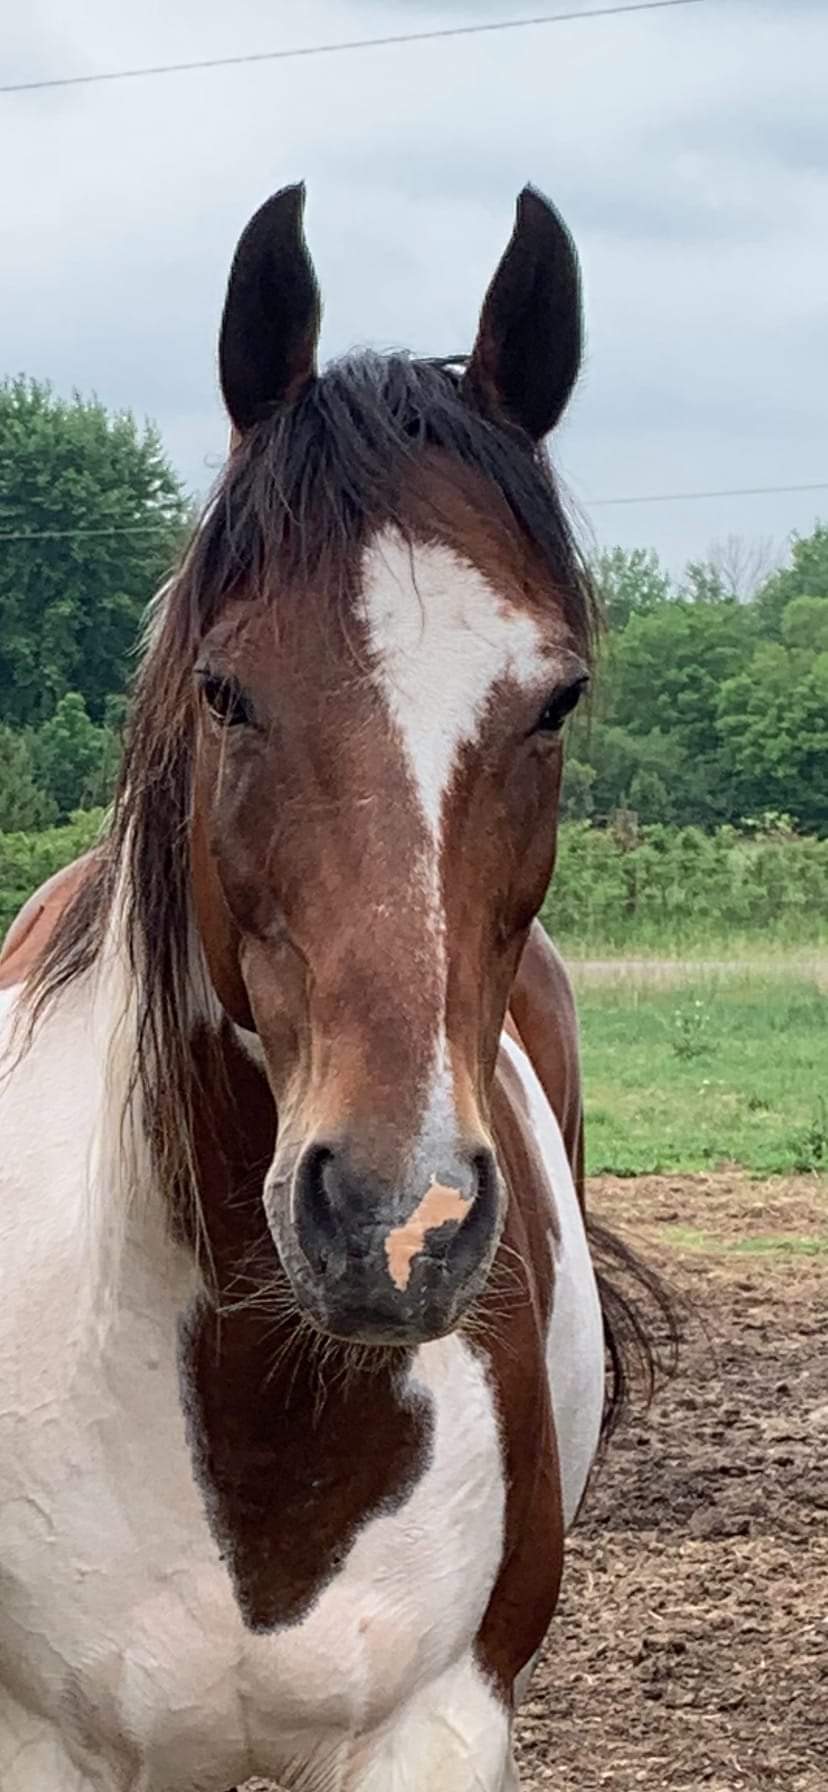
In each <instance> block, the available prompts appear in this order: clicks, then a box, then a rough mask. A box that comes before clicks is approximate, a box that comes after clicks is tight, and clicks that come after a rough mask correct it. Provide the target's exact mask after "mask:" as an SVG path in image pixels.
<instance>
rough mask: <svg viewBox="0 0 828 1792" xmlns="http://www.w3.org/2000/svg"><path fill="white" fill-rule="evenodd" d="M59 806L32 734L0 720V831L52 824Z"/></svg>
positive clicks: (10, 831) (24, 829)
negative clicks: (45, 782) (41, 770)
mask: <svg viewBox="0 0 828 1792" xmlns="http://www.w3.org/2000/svg"><path fill="white" fill-rule="evenodd" d="M56 819H57V806H56V804H55V803H54V802H53V800H52V798H51V797H50V796H49V794H48V792H47V791H46V790H44V789H43V787H42V785H41V784H40V782H39V780H38V777H37V773H36V770H35V763H34V756H33V753H32V743H31V739H30V737H29V735H28V734H24V733H19V732H17V731H16V730H15V729H13V728H8V727H6V725H5V724H4V723H0V833H16V832H18V831H28V830H29V829H35V828H48V827H51V826H52V823H53V822H54V821H55V820H56Z"/></svg>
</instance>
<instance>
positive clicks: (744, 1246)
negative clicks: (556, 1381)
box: [659, 1226, 828, 1257]
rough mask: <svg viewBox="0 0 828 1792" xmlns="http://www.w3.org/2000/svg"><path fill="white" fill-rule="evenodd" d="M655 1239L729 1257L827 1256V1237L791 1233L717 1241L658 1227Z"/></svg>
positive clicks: (682, 1229)
mask: <svg viewBox="0 0 828 1792" xmlns="http://www.w3.org/2000/svg"><path fill="white" fill-rule="evenodd" d="M659 1237H660V1238H663V1239H664V1241H665V1243H666V1244H672V1245H676V1246H677V1247H678V1249H679V1250H681V1251H713V1252H715V1253H717V1254H718V1253H725V1254H727V1255H729V1256H731V1257H823V1256H828V1235H826V1236H825V1237H816V1238H802V1237H799V1236H798V1235H797V1234H796V1233H795V1232H769V1233H767V1234H763V1235H761V1236H758V1237H756V1236H754V1237H752V1238H736V1239H724V1240H723V1239H721V1238H714V1237H713V1236H712V1235H710V1234H708V1233H707V1232H699V1231H697V1230H696V1228H695V1227H693V1226H662V1227H661V1230H660V1232H659Z"/></svg>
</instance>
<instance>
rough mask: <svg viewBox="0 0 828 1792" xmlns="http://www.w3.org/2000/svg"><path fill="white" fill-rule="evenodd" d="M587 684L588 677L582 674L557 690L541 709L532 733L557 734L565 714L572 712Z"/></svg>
mask: <svg viewBox="0 0 828 1792" xmlns="http://www.w3.org/2000/svg"><path fill="white" fill-rule="evenodd" d="M588 684H589V679H588V678H587V677H586V675H584V676H583V677H581V678H576V679H575V680H574V682H573V683H572V684H570V685H567V687H566V690H565V691H557V692H556V694H555V696H554V697H550V699H549V702H548V703H547V704H546V705H545V707H544V708H543V709H542V710H541V713H540V715H539V717H538V719H537V721H536V723H535V726H534V730H533V733H535V734H559V733H560V730H561V728H562V727H563V725H564V722H565V721H566V718H567V716H568V715H571V714H572V711H573V709H574V708H575V706H576V704H577V703H578V702H579V701H580V699H581V697H582V696H583V694H584V691H585V690H586V688H587V685H588Z"/></svg>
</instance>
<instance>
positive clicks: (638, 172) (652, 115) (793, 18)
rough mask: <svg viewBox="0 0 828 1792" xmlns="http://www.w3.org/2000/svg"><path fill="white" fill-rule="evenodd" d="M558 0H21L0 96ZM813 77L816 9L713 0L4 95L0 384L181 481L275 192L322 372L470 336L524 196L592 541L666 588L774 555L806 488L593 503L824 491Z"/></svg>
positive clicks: (824, 304)
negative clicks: (568, 320)
mask: <svg viewBox="0 0 828 1792" xmlns="http://www.w3.org/2000/svg"><path fill="white" fill-rule="evenodd" d="M577 3H578V0H566V4H567V9H568V10H574V9H575V6H576V5H577ZM564 4H565V0H234V4H233V5H232V6H230V5H228V4H227V0H222V4H219V3H218V0H176V4H175V5H174V6H169V5H168V4H167V0H163V3H162V0H143V3H142V4H141V5H138V6H136V5H129V6H126V5H124V4H123V3H122V0H121V3H119V0H74V4H73V5H72V6H71V7H67V5H66V4H65V0H30V4H29V6H28V7H27V8H26V9H25V11H26V14H27V16H25V17H24V9H23V8H22V7H15V8H14V9H13V16H12V9H11V8H10V9H9V10H8V15H7V16H6V17H4V26H3V39H4V46H3V68H4V73H3V75H2V79H3V80H16V79H20V80H24V79H36V78H38V77H45V76H48V75H57V74H73V73H82V72H85V71H88V70H93V69H107V68H117V67H123V66H129V65H132V64H140V63H147V62H151V63H157V62H164V61H174V60H180V59H184V58H192V57H208V56H220V55H234V54H240V53H243V52H245V51H256V50H266V49H272V48H276V47H277V46H279V45H287V44H299V43H313V42H322V41H325V40H331V39H341V38H347V37H358V36H365V35H369V34H372V33H380V32H384V31H395V30H396V31H399V30H414V29H418V28H420V29H426V28H430V27H436V26H442V25H453V24H454V25H456V24H460V23H467V22H471V21H474V20H485V19H497V18H519V17H521V16H522V15H525V14H527V13H532V12H535V11H537V12H542V11H554V10H556V9H563V8H564ZM590 4H594V0H585V5H584V10H587V8H588V6H589V5H590ZM826 69H828V0H810V3H806V0H704V3H703V4H700V5H691V6H687V7H686V8H684V7H677V8H675V9H673V10H670V11H665V12H660V13H659V12H654V13H652V14H650V15H649V16H648V15H628V16H623V17H620V18H618V19H615V20H612V19H606V18H604V19H585V20H582V21H581V22H573V23H567V24H558V25H553V26H547V27H539V28H535V29H532V30H524V31H516V32H513V33H504V34H502V35H494V34H493V35H484V36H481V37H476V38H475V37H472V38H462V39H458V40H455V41H453V42H452V41H450V40H449V41H445V42H443V43H439V44H437V43H430V44H421V45H414V46H412V45H409V46H405V47H402V48H396V49H374V50H370V51H364V52H359V53H356V54H353V55H348V56H331V57H321V56H320V57H318V58H314V59H309V60H306V61H294V62H286V63H283V64H278V63H271V64H267V63H265V64H262V65H259V66H258V67H256V66H253V67H242V68H234V69H219V70H216V71H213V72H205V73H198V74H187V75H178V76H170V77H166V78H162V79H154V80H145V81H132V82H124V83H118V84H113V85H111V86H103V87H79V88H74V89H66V90H62V91H61V90H58V91H52V92H43V93H32V94H15V95H5V96H0V165H2V168H3V171H4V181H3V200H2V266H3V276H2V282H0V343H2V352H1V353H0V369H2V370H5V371H6V372H8V373H14V372H18V371H25V372H27V373H32V374H35V375H37V376H38V377H39V378H48V379H50V380H52V381H53V383H54V384H55V386H56V387H58V389H60V390H61V391H68V390H69V389H70V388H72V387H73V386H77V387H79V388H80V389H81V390H82V391H84V392H90V391H96V392H97V393H98V395H99V396H100V397H101V398H102V399H103V400H104V401H105V402H106V403H107V404H110V405H113V406H129V407H131V408H132V409H134V410H135V411H136V412H138V413H139V414H149V415H151V416H153V417H155V418H156V419H157V420H158V422H159V424H160V426H161V429H162V431H163V435H164V438H165V441H166V444H167V446H168V449H169V451H170V454H171V456H172V458H173V460H174V461H175V463H176V465H177V467H178V468H179V469H180V471H181V473H182V474H183V476H184V478H185V479H186V481H187V483H188V485H189V486H190V487H191V488H194V489H196V490H199V491H204V490H205V489H206V488H207V486H208V485H209V482H210V480H211V478H212V476H213V473H214V472H215V470H216V468H217V466H218V464H219V462H220V459H221V457H222V454H223V448H224V442H225V435H226V430H225V425H224V422H223V419H222V414H221V410H220V406H219V402H218V397H217V392H216V381H215V352H214V345H215V335H216V328H217V322H218V317H219V313H220V307H221V302H222V296H223V287H224V282H225V279H226V275H227V269H228V265H229V260H230V256H231V254H232V250H233V247H234V244H235V240H236V238H237V236H238V234H239V231H240V230H241V228H242V227H243V225H244V224H245V222H246V220H247V218H248V216H249V215H250V213H251V211H252V210H254V209H255V207H256V206H257V205H258V204H259V202H260V201H261V200H262V199H263V198H265V197H266V195H267V194H268V193H269V192H271V191H272V190H273V189H274V188H276V187H279V186H281V185H283V184H284V183H285V182H287V181H292V180H296V179H299V178H304V179H305V180H306V181H307V183H308V211H307V230H308V236H309V239H310V242H311V247H312V251H313V254H314V257H315V260H316V264H317V269H318V272H319V275H320V279H321V282H322V288H323V295H324V299H325V305H326V313H325V326H324V338H323V351H324V353H325V355H326V356H327V355H333V354H338V353H340V352H341V351H343V350H344V349H346V348H349V347H352V346H353V345H355V344H359V343H372V344H374V345H376V346H379V347H389V346H394V345H404V346H406V347H410V348H413V349H416V350H420V351H422V352H425V353H430V354H439V353H444V352H445V353H453V352H457V351H459V350H462V349H466V348H468V347H469V346H470V344H471V340H472V336H473V332H474V327H475V321H476V316H477V312H478V310H479V305H480V301H481V298H482V295H483V291H484V289H485V286H486V284H487V282H488V279H489V277H490V275H491V273H492V271H493V268H494V265H495V263H496V261H497V258H498V256H499V254H500V252H501V250H502V248H503V247H504V245H505V242H506V240H507V238H508V235H509V231H510V229H511V224H512V214H513V206H514V199H515V195H516V193H517V191H518V189H519V188H520V187H521V186H522V185H523V183H524V182H525V181H526V180H531V181H533V182H534V183H535V184H536V185H538V186H540V187H541V188H542V189H544V190H545V191H546V192H547V193H548V194H549V195H550V196H551V197H552V198H553V199H554V200H555V201H556V203H557V204H558V205H559V207H560V209H561V210H562V212H563V214H564V216H565V218H566V219H567V221H568V223H569V225H570V227H571V229H572V230H573V232H574V235H575V238H576V241H577V243H578V246H579V249H580V253H581V256H582V260H583V266H584V276H585V291H586V308H587V327H588V353H587V359H586V364H585V368H584V373H583V376H582V381H581V385H580V389H579V392H578V395H577V398H576V400H575V401H574V403H573V405H572V408H571V411H570V414H569V416H568V419H567V421H566V423H565V425H564V427H563V428H562V429H561V431H560V432H559V437H558V441H557V443H556V445H555V454H556V460H557V464H558V466H559V468H560V470H561V471H562V473H563V475H564V477H565V480H566V482H567V485H568V487H569V489H570V491H571V492H572V494H573V495H574V496H575V498H576V499H577V500H578V502H579V504H580V505H581V507H582V509H583V511H584V513H585V515H586V518H587V520H588V524H589V525H590V526H591V528H592V529H593V531H594V533H595V535H596V536H597V538H598V539H599V540H601V541H610V542H612V541H621V542H623V543H625V544H626V545H635V544H638V543H640V544H646V545H650V544H651V545H653V546H655V547H656V548H657V549H658V550H659V551H660V552H661V553H662V555H663V556H664V557H665V558H666V559H667V561H668V562H669V564H670V565H671V566H672V567H673V568H676V569H678V568H680V567H681V565H682V564H683V562H684V561H685V560H686V559H687V558H688V557H690V556H693V555H699V554H703V553H704V552H705V551H706V550H707V549H708V547H709V546H710V543H711V542H712V541H713V540H714V539H716V538H722V537H724V536H726V535H727V534H729V533H731V532H735V533H738V534H742V535H745V536H748V537H751V538H755V537H772V538H773V539H774V540H775V542H777V543H781V542H783V541H784V539H785V538H786V537H787V535H788V534H789V532H790V531H791V530H792V529H794V528H798V529H800V530H807V529H809V528H810V527H811V526H812V524H813V521H814V519H815V518H816V516H817V515H818V514H820V513H821V514H822V515H823V516H825V515H826V514H828V491H826V492H824V493H822V494H820V493H814V494H812V495H810V496H809V495H805V496H778V497H773V498H740V499H736V498H733V499H729V500H727V501H724V500H719V501H712V500H710V501H705V502H700V503H694V504H689V503H685V504H679V503H674V504H643V503H642V504H640V505H634V506H632V505H631V506H628V507H619V508H610V507H602V506H600V505H598V504H597V503H596V504H595V507H594V508H593V507H592V501H593V500H598V499H602V498H609V497H613V496H624V495H633V494H646V493H653V492H669V491H676V490H678V491H685V490H695V489H708V488H710V487H722V486H726V487H731V486H751V485H775V484H793V483H796V482H800V481H801V482H805V481H816V480H820V479H823V480H828V454H826V388H827V387H828V107H826V101H825V93H826Z"/></svg>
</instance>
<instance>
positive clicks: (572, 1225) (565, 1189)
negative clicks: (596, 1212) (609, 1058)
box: [501, 1033, 604, 1530]
mask: <svg viewBox="0 0 828 1792" xmlns="http://www.w3.org/2000/svg"><path fill="white" fill-rule="evenodd" d="M501 1049H502V1050H503V1052H504V1053H505V1054H506V1056H507V1057H508V1058H509V1059H510V1060H511V1063H512V1065H513V1067H514V1069H515V1070H516V1071H517V1073H518V1076H519V1077H520V1080H521V1082H522V1084H523V1089H524V1093H525V1095H526V1099H527V1102H528V1107H529V1122H530V1125H531V1126H532V1129H533V1131H534V1134H535V1139H536V1142H537V1145H538V1149H539V1151H540V1155H541V1158H542V1159H543V1163H544V1166H545V1169H546V1174H547V1177H548V1180H549V1184H550V1188H551V1191H552V1195H553V1198H554V1209H555V1212H554V1216H553V1213H552V1211H551V1209H550V1216H549V1218H550V1232H549V1238H550V1249H554V1252H555V1286H554V1300H553V1306H552V1317H551V1320H550V1324H549V1331H548V1335H547V1340H546V1363H547V1370H548V1374H549V1382H550V1387H551V1392H552V1408H553V1411H554V1414H555V1433H556V1436H557V1440H558V1458H559V1463H560V1474H561V1491H562V1495H563V1514H564V1525H565V1527H566V1529H567V1530H568V1529H569V1527H570V1525H571V1524H572V1522H573V1520H574V1518H575V1515H576V1513H577V1510H578V1507H579V1505H580V1503H581V1499H582V1497H583V1494H584V1489H585V1487H586V1483H587V1478H588V1476H589V1472H590V1469H591V1467H592V1464H593V1461H594V1458H595V1452H596V1450H597V1448H598V1436H599V1432H600V1428H601V1413H602V1410H603V1404H604V1330H603V1320H602V1318H601V1303H600V1301H599V1298H598V1289H597V1286H596V1282H595V1272H594V1270H593V1267H592V1259H591V1257H590V1253H589V1244H588V1242H587V1235H586V1228H585V1226H584V1217H583V1214H582V1212H581V1208H580V1205H579V1202H578V1197H577V1194H576V1192H575V1184H574V1182H573V1180H572V1170H571V1167H570V1163H569V1158H568V1157H567V1155H566V1150H565V1147H564V1142H563V1139H562V1137H561V1129H560V1127H559V1125H558V1122H557V1120H556V1118H555V1115H554V1114H553V1112H552V1109H551V1107H550V1105H549V1102H548V1101H547V1099H546V1095H545V1093H544V1090H543V1088H542V1087H541V1084H540V1081H539V1079H538V1077H537V1074H536V1072H535V1069H534V1066H533V1065H532V1064H531V1063H530V1060H529V1058H528V1057H527V1055H526V1053H525V1052H524V1051H523V1050H522V1049H521V1047H520V1046H519V1045H517V1044H516V1043H515V1041H514V1040H513V1039H511V1038H510V1037H509V1035H508V1034H507V1033H504V1034H503V1036H502V1038H501ZM553 1218H557V1223H558V1231H559V1241H558V1244H557V1248H555V1242H554V1234H553V1229H552V1222H553Z"/></svg>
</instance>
